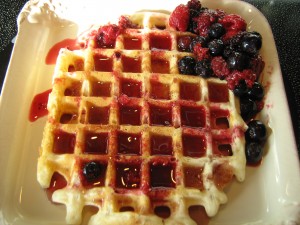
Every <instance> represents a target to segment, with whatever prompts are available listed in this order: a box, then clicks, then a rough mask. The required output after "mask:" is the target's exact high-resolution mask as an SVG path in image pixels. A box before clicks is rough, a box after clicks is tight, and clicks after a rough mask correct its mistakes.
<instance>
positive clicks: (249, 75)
mask: <svg viewBox="0 0 300 225" xmlns="http://www.w3.org/2000/svg"><path fill="white" fill-rule="evenodd" d="M256 79H257V76H256V74H255V73H254V72H253V71H252V70H249V69H246V70H243V71H238V70H234V71H233V72H232V73H230V74H229V75H228V76H227V77H226V80H227V85H228V88H229V89H230V90H233V89H234V88H235V87H236V86H237V85H238V84H239V83H240V81H241V80H245V82H246V84H247V86H248V88H251V87H252V85H253V84H254V82H255V81H256Z"/></svg>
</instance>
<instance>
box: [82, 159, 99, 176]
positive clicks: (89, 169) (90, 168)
mask: <svg viewBox="0 0 300 225" xmlns="http://www.w3.org/2000/svg"><path fill="white" fill-rule="evenodd" d="M83 175H84V176H85V178H86V179H87V181H94V180H96V179H98V178H99V176H100V175H101V165H100V164H99V163H97V162H89V163H87V164H85V166H84V168H83Z"/></svg>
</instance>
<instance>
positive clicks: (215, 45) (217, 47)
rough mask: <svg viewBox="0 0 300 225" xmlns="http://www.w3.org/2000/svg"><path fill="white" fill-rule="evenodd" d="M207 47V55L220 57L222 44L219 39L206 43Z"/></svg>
mask: <svg viewBox="0 0 300 225" xmlns="http://www.w3.org/2000/svg"><path fill="white" fill-rule="evenodd" d="M207 47H208V48H209V53H210V54H211V55H212V56H218V55H222V53H223V49H224V44H223V41H222V40H221V39H214V40H212V41H211V42H209V43H208V45H207Z"/></svg>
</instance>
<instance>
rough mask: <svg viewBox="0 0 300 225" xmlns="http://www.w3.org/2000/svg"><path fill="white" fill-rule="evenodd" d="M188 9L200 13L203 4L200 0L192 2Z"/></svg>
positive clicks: (191, 0)
mask: <svg viewBox="0 0 300 225" xmlns="http://www.w3.org/2000/svg"><path fill="white" fill-rule="evenodd" d="M187 7H188V8H189V9H190V10H195V11H199V10H200V9H201V2H200V1H199V0H190V1H188V3H187Z"/></svg>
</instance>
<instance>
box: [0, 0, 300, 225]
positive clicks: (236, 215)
mask: <svg viewBox="0 0 300 225" xmlns="http://www.w3.org/2000/svg"><path fill="white" fill-rule="evenodd" d="M180 3H183V4H185V3H186V2H185V1H180V0H176V1H175V0H174V1H157V0H155V1H146V0H144V1H142V0H132V1H121V0H109V1H107V2H105V4H104V3H103V2H102V1H92V0H77V1H70V0H65V1H56V2H55V1H49V0H41V1H30V2H28V3H27V5H26V6H25V7H24V8H23V10H22V12H21V14H20V16H19V18H18V25H19V32H18V36H17V39H16V43H15V47H14V50H13V54H12V58H11V61H10V65H9V69H8V72H7V75H6V79H5V83H4V86H3V89H2V97H1V98H2V99H1V105H0V124H1V126H0V171H1V182H0V224H4V225H6V224H12V225H17V224H18V225H25V224H26V225H29V224H30V225H34V224H38V225H42V224H47V225H51V224H65V219H64V217H65V208H64V206H61V205H55V204H52V203H51V202H49V201H48V199H47V197H46V194H45V192H44V191H43V190H42V189H41V187H40V186H39V184H38V183H37V180H36V163H37V157H38V149H39V146H40V143H41V139H42V132H43V126H44V124H45V121H46V118H45V117H44V118H41V119H39V120H37V121H36V122H34V123H32V122H30V121H29V119H28V116H29V109H30V105H31V101H32V99H33V97H34V96H35V95H36V94H38V93H41V92H44V91H45V90H48V89H50V88H51V80H52V74H53V69H54V66H53V65H46V64H45V58H46V55H47V53H48V51H49V49H50V48H51V47H52V46H53V45H54V44H55V43H57V42H59V41H61V40H63V39H65V38H76V36H77V35H78V34H79V33H81V32H82V31H84V30H85V29H87V28H88V27H89V25H91V24H98V23H100V24H101V23H102V24H106V23H107V22H109V21H111V22H115V21H116V20H117V18H118V17H119V16H120V15H121V14H130V13H132V12H135V11H138V10H142V9H152V10H168V11H172V10H173V9H174V8H175V7H176V6H177V5H179V4H180ZM103 4H104V5H103ZM202 5H203V6H206V7H209V8H219V9H224V10H225V11H226V12H227V13H235V14H239V15H241V16H242V17H243V18H244V19H245V20H246V21H247V23H248V29H250V30H256V31H258V32H260V33H261V34H262V36H263V48H262V50H261V54H262V56H263V58H264V61H265V63H266V66H265V69H264V72H263V76H262V78H263V85H264V86H265V91H266V99H265V107H264V109H263V111H262V112H261V113H260V119H261V120H262V121H263V122H264V123H265V124H266V125H267V127H268V140H267V143H266V145H265V155H264V159H263V163H262V165H260V166H258V167H247V171H246V180H245V181H244V182H243V183H238V182H234V183H233V184H232V185H230V187H229V188H228V189H227V194H228V202H227V203H226V204H225V205H223V206H222V207H221V208H220V211H219V213H218V214H217V216H215V217H214V218H212V219H211V221H210V224H212V225H242V224H244V225H245V224H248V225H250V224H251V225H254V224H255V225H271V224H273V225H279V224H280V225H281V224H282V225H297V224H300V193H299V190H300V170H299V161H298V155H297V150H296V145H295V140H294V134H293V131H292V126H291V119H290V113H289V109H288V105H287V101H286V95H285V90H284V86H283V81H282V74H281V71H280V66H279V61H278V55H277V51H276V47H275V43H274V39H273V35H272V31H271V29H270V26H269V24H268V22H267V20H266V19H265V18H264V16H263V15H262V14H261V13H260V12H259V11H258V10H257V9H256V8H254V7H253V6H251V5H249V4H247V3H245V2H241V1H235V0H224V1H209V0H203V1H202Z"/></svg>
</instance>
